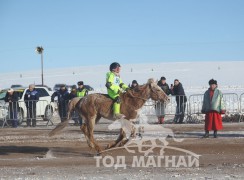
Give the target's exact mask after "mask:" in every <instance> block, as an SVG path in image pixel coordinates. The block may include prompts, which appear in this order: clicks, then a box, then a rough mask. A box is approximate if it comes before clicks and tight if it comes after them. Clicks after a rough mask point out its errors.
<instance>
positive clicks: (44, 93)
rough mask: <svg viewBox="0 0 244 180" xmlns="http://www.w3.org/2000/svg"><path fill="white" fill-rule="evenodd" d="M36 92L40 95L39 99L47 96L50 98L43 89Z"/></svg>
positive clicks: (37, 89)
mask: <svg viewBox="0 0 244 180" xmlns="http://www.w3.org/2000/svg"><path fill="white" fill-rule="evenodd" d="M36 91H37V92H38V94H39V97H45V96H49V94H48V92H47V91H46V89H43V88H36Z"/></svg>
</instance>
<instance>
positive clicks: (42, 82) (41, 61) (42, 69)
mask: <svg viewBox="0 0 244 180" xmlns="http://www.w3.org/2000/svg"><path fill="white" fill-rule="evenodd" d="M41 63H42V86H43V85H44V81H43V52H41Z"/></svg>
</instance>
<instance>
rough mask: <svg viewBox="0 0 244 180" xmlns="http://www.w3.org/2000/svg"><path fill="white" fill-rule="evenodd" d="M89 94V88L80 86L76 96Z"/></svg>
mask: <svg viewBox="0 0 244 180" xmlns="http://www.w3.org/2000/svg"><path fill="white" fill-rule="evenodd" d="M87 94H88V90H87V89H86V88H82V89H80V88H78V89H77V91H76V96H77V97H84V96H86V95H87Z"/></svg>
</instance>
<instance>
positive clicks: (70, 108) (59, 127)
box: [48, 100, 80, 137]
mask: <svg viewBox="0 0 244 180" xmlns="http://www.w3.org/2000/svg"><path fill="white" fill-rule="evenodd" d="M79 101H80V100H79ZM76 103H77V100H71V101H70V102H69V104H68V112H67V119H66V120H65V121H63V122H61V123H59V124H58V125H57V126H56V127H55V128H54V129H53V130H52V131H51V132H50V133H49V134H48V136H49V137H52V136H54V135H56V134H57V133H58V132H60V131H61V130H62V129H64V128H65V127H66V126H67V125H68V124H69V119H70V114H71V112H72V111H73V110H74V108H75V105H76Z"/></svg>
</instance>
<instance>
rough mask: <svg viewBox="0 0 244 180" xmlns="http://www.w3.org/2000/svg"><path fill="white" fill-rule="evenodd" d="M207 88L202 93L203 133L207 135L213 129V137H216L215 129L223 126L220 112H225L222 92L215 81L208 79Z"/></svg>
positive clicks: (206, 136) (205, 136)
mask: <svg viewBox="0 0 244 180" xmlns="http://www.w3.org/2000/svg"><path fill="white" fill-rule="evenodd" d="M209 86H210V87H209V89H208V90H207V91H206V92H205V93H204V98H203V105H202V113H204V114H205V135H204V136H203V137H204V138H208V137H209V131H211V130H213V131H214V138H217V131H218V130H221V129H222V128H223V125H222V117H221V114H225V112H226V110H225V105H224V101H223V94H222V92H221V91H220V90H219V89H218V88H217V87H218V85H217V81H216V80H214V79H211V80H210V81H209Z"/></svg>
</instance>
